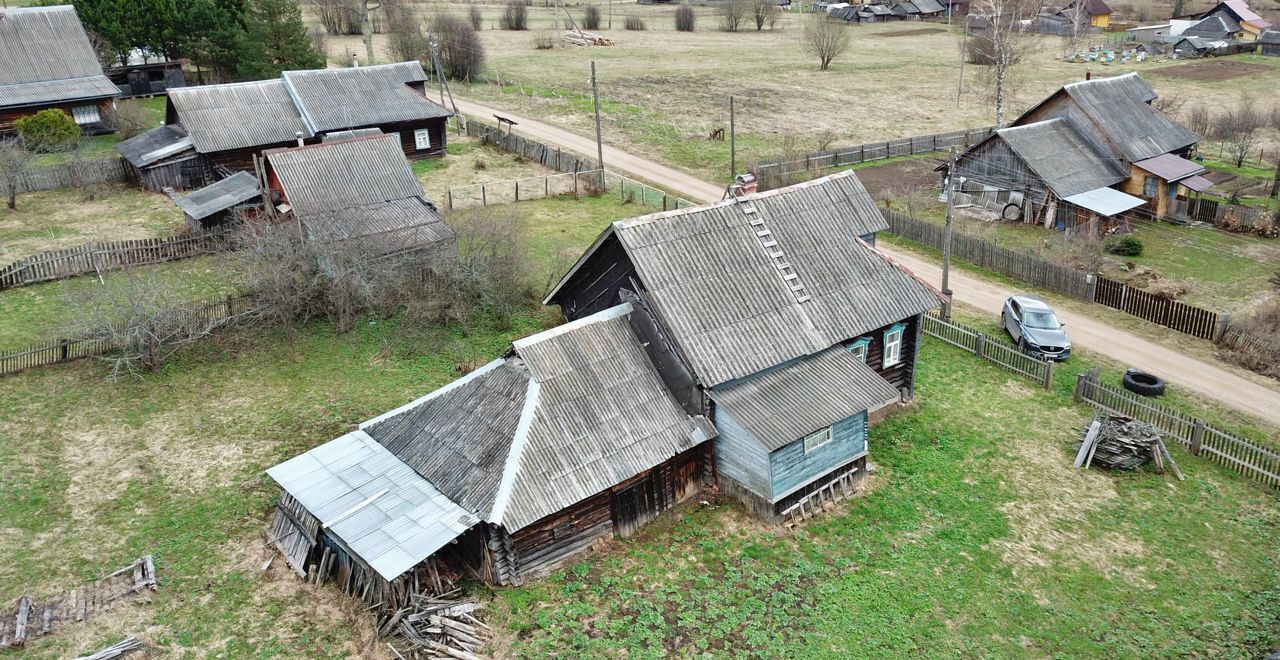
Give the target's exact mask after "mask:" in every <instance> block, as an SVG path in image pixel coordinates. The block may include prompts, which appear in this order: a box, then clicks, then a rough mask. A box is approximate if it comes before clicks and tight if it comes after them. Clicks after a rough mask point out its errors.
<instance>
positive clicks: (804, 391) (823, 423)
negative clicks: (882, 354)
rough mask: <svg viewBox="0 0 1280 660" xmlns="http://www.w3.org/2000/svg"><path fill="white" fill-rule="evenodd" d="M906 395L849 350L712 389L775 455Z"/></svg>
mask: <svg viewBox="0 0 1280 660" xmlns="http://www.w3.org/2000/svg"><path fill="white" fill-rule="evenodd" d="M900 396H901V395H900V394H899V392H898V390H897V388H895V387H894V386H893V385H891V384H889V382H888V381H886V380H885V379H883V378H881V377H880V375H879V374H877V373H876V372H875V370H874V369H872V368H871V367H868V366H867V365H866V364H865V363H864V362H863V361H862V360H859V359H858V358H856V357H854V356H853V354H851V353H850V352H849V350H848V349H846V348H845V347H843V346H833V347H831V348H828V349H827V350H825V351H822V352H821V353H818V354H816V355H810V356H808V357H805V358H801V359H799V360H796V361H794V362H792V363H790V364H787V365H785V366H782V367H779V368H777V369H773V370H771V371H767V372H765V373H763V374H760V375H758V376H754V377H751V378H748V379H745V380H742V381H738V382H735V383H731V384H729V385H728V386H724V387H717V388H715V389H713V390H711V398H712V399H713V400H714V401H715V402H716V405H718V406H721V407H723V408H724V409H725V410H727V411H728V412H729V415H730V416H732V417H733V419H734V421H736V422H738V423H739V424H741V425H742V426H743V428H745V429H747V430H748V431H750V432H751V435H753V436H754V437H755V438H756V439H758V440H759V441H760V442H761V443H762V444H763V445H764V447H765V449H767V450H769V451H774V450H775V449H779V448H781V447H783V446H785V445H788V444H791V443H792V442H795V441H796V440H798V439H800V438H803V437H804V436H806V435H809V434H810V433H813V432H815V431H818V430H820V429H824V428H826V427H828V426H831V425H832V424H834V423H835V422H838V421H840V420H842V419H847V418H849V417H852V416H853V415H856V414H857V413H860V412H862V411H864V410H874V409H876V408H879V407H881V406H884V405H887V404H890V403H893V402H895V401H898V399H899V398H900Z"/></svg>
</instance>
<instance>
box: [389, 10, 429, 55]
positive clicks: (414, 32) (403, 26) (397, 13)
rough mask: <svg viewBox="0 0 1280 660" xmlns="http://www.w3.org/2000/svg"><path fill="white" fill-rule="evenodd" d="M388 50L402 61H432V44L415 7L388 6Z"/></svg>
mask: <svg viewBox="0 0 1280 660" xmlns="http://www.w3.org/2000/svg"><path fill="white" fill-rule="evenodd" d="M387 50H389V51H391V55H392V56H393V57H395V58H396V60H398V61H400V62H408V61H411V60H419V61H428V62H429V61H430V59H431V45H430V43H428V41H427V37H426V35H424V34H423V33H422V26H421V24H420V23H419V22H418V17H417V16H416V15H415V14H414V11H413V9H411V8H409V7H404V6H388V7H387Z"/></svg>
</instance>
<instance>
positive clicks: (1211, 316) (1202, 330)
mask: <svg viewBox="0 0 1280 660" xmlns="http://www.w3.org/2000/svg"><path fill="white" fill-rule="evenodd" d="M1093 302H1096V303H1098V304H1100V305H1106V306H1107V307H1112V308H1115V309H1118V310H1120V311H1123V312H1127V313H1129V314H1132V315H1134V316H1136V317H1138V318H1140V319H1145V320H1147V321H1151V322H1152V323H1158V324H1160V325H1163V326H1165V327H1167V328H1173V329H1174V330H1177V331H1179V332H1185V333H1186V334H1189V335H1191V336H1193V337H1200V338H1201V339H1209V340H1216V339H1218V338H1219V332H1218V327H1219V316H1218V313H1217V312H1213V311H1210V310H1207V309H1202V308H1200V307H1193V306H1191V305H1187V304H1185V303H1180V302H1178V301H1176V300H1170V299H1168V298H1161V297H1160V296H1157V295H1155V294H1153V293H1149V292H1147V291H1143V290H1142V289H1136V288H1134V287H1131V286H1129V285H1128V284H1125V283H1124V282H1117V281H1115V280H1112V279H1108V278H1106V277H1102V276H1098V278H1097V288H1096V289H1095V291H1094V296H1093Z"/></svg>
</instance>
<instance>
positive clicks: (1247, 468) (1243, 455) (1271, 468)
mask: <svg viewBox="0 0 1280 660" xmlns="http://www.w3.org/2000/svg"><path fill="white" fill-rule="evenodd" d="M1075 397H1076V400H1077V401H1081V402H1084V403H1088V404H1090V405H1092V406H1094V407H1095V408H1098V409H1100V410H1105V411H1108V412H1111V413H1114V414H1118V415H1123V416H1125V417H1131V418H1133V419H1137V420H1141V421H1144V422H1147V423H1148V424H1151V425H1152V426H1154V427H1156V428H1157V429H1160V431H1161V433H1163V434H1165V435H1166V436H1167V437H1172V438H1174V439H1175V440H1177V441H1178V442H1179V443H1181V444H1182V446H1183V447H1186V448H1187V449H1188V450H1189V451H1190V452H1191V453H1192V454H1194V455H1196V456H1201V457H1203V458H1206V459H1208V460H1211V461H1213V462H1215V463H1218V464H1220V465H1224V466H1226V467H1227V468H1229V469H1231V470H1233V471H1235V472H1238V473H1240V474H1242V475H1244V476H1246V477H1249V478H1250V479H1254V480H1256V481H1260V482H1262V483H1264V484H1267V485H1268V486H1272V487H1280V452H1278V451H1276V450H1274V449H1271V448H1269V447H1264V446H1262V445H1259V444H1257V443H1255V442H1252V441H1249V440H1246V439H1244V438H1240V437H1237V436H1234V435H1232V434H1230V433H1227V432H1225V431H1222V430H1221V429H1217V428H1214V427H1213V426H1211V425H1209V424H1208V423H1206V422H1205V421H1204V420H1202V419H1200V418H1198V417H1192V416H1190V415H1187V414H1186V413H1183V412H1180V411H1178V410H1174V409H1173V408H1170V407H1168V406H1165V405H1162V404H1159V403H1156V402H1154V401H1151V400H1150V399H1147V398H1146V397H1142V396H1139V395H1137V394H1133V393H1132V392H1129V391H1128V390H1125V389H1121V388H1117V387H1113V386H1111V385H1106V384H1104V383H1103V382H1102V377H1101V374H1100V372H1099V371H1098V370H1097V369H1094V370H1092V371H1087V372H1084V373H1082V374H1080V375H1078V376H1077V377H1076V389H1075Z"/></svg>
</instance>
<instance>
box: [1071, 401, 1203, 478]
mask: <svg viewBox="0 0 1280 660" xmlns="http://www.w3.org/2000/svg"><path fill="white" fill-rule="evenodd" d="M1153 462H1154V463H1155V468H1156V472H1158V473H1160V474H1164V469H1165V466H1166V465H1168V467H1169V469H1170V470H1171V471H1172V472H1173V474H1174V476H1176V477H1177V478H1178V479H1179V480H1181V479H1182V473H1181V471H1180V470H1178V465H1177V463H1174V461H1173V456H1172V455H1171V454H1170V453H1169V448H1168V447H1166V446H1165V444H1164V440H1162V439H1161V437H1160V431H1159V429H1157V428H1156V427H1155V426H1152V425H1151V424H1148V423H1146V422H1141V421H1138V420H1135V419H1130V418H1128V417H1121V416H1119V415H1102V416H1100V417H1098V418H1097V419H1095V420H1094V421H1093V423H1092V424H1091V425H1089V426H1088V427H1087V428H1086V429H1085V430H1084V439H1083V441H1082V442H1081V444H1080V450H1079V452H1078V453H1077V454H1076V467H1084V468H1087V467H1089V466H1090V465H1093V464H1095V463H1096V464H1098V465H1101V466H1102V467H1105V468H1107V469H1110V470H1136V469H1138V468H1140V467H1142V466H1144V465H1147V464H1148V463H1153Z"/></svg>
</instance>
